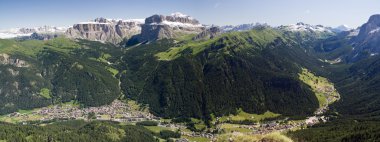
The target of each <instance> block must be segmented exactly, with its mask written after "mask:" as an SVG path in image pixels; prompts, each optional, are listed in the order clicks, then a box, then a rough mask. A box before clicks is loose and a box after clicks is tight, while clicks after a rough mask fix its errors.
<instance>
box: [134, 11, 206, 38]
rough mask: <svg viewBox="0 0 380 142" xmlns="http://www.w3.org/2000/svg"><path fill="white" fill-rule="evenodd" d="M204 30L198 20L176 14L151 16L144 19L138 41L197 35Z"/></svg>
mask: <svg viewBox="0 0 380 142" xmlns="http://www.w3.org/2000/svg"><path fill="white" fill-rule="evenodd" d="M204 29H205V26H203V25H201V24H200V23H199V21H198V20H196V19H194V18H192V17H190V16H187V15H185V14H182V13H179V12H176V13H173V14H171V15H168V16H165V15H157V14H156V15H153V16H150V17H148V18H146V19H145V24H143V25H142V27H141V34H140V35H139V41H140V42H143V41H152V40H157V39H164V38H175V37H178V36H180V35H183V34H199V33H200V32H202V31H203V30H204Z"/></svg>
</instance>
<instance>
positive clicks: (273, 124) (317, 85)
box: [0, 69, 340, 141]
mask: <svg viewBox="0 0 380 142" xmlns="http://www.w3.org/2000/svg"><path fill="white" fill-rule="evenodd" d="M299 77H300V80H302V81H303V82H304V83H305V84H308V85H309V86H310V87H311V88H312V90H313V91H314V92H315V94H316V96H317V98H318V100H319V102H320V108H319V109H317V111H316V112H315V113H314V115H313V116H309V117H307V118H306V119H300V120H290V119H289V118H288V117H286V118H284V117H280V116H281V114H276V113H273V112H269V111H268V112H266V113H264V114H249V113H246V112H244V111H243V110H239V111H238V114H237V115H229V116H223V117H213V120H212V121H211V127H210V128H207V127H206V125H205V124H204V122H203V121H201V120H198V119H194V118H192V119H191V122H192V123H193V124H194V129H195V130H196V131H192V130H190V129H189V128H188V127H187V126H188V125H187V124H186V123H173V122H172V120H171V119H163V118H159V117H156V116H154V115H152V114H150V113H149V112H148V108H144V107H142V106H140V105H138V104H137V103H136V102H134V101H131V100H129V101H121V100H115V101H114V102H113V103H112V104H110V105H105V106H101V107H89V108H81V107H80V106H79V105H78V104H76V103H74V102H68V103H63V104H60V105H54V106H49V107H43V108H39V109H34V110H19V112H14V113H11V114H8V115H3V116H0V121H2V122H8V123H16V124H28V123H29V124H33V123H34V122H39V123H41V122H42V123H43V122H46V123H49V122H52V121H57V120H78V119H79V120H86V121H88V120H91V121H92V120H100V121H116V122H121V123H122V124H132V125H135V124H136V123H137V122H144V121H156V122H159V123H158V125H156V126H144V127H145V128H147V129H148V130H150V131H151V132H152V133H154V134H159V133H160V132H161V131H164V130H170V131H173V132H179V133H180V134H181V138H180V139H183V140H184V139H187V140H190V141H210V140H214V141H244V140H248V141H250V140H251V141H257V140H262V139H272V140H275V141H292V140H291V139H289V138H288V137H286V136H285V135H284V133H285V132H287V131H289V130H297V129H304V128H306V127H307V126H312V125H315V124H318V123H320V122H326V121H328V119H329V117H328V116H325V115H324V113H325V112H326V111H327V110H328V109H329V104H332V103H333V102H335V101H337V100H339V98H340V96H339V93H338V92H337V91H336V90H335V88H334V85H333V84H332V83H330V82H329V81H328V80H327V79H326V78H323V77H318V76H315V75H314V74H312V73H311V72H309V71H308V70H306V69H303V71H302V73H300V74H299ZM280 118H281V119H280ZM243 121H249V122H251V123H249V124H243V123H241V122H243ZM252 122H255V123H252Z"/></svg>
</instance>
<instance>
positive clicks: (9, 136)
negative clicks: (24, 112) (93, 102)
mask: <svg viewBox="0 0 380 142" xmlns="http://www.w3.org/2000/svg"><path fill="white" fill-rule="evenodd" d="M0 140H5V141H12V142H13V141H14V142H24V141H25V142H26V141H28V142H30V141H35V142H42V141H49V142H59V141H61V142H62V141H71V142H93V141H97V142H124V141H128V142H155V141H156V138H154V136H153V135H152V134H151V133H150V132H149V130H147V129H145V128H143V127H139V126H131V125H119V124H117V123H113V122H97V121H94V122H83V121H67V122H57V123H53V124H48V125H46V126H35V125H15V124H6V123H1V124H0Z"/></svg>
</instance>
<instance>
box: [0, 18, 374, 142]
mask: <svg viewBox="0 0 380 142" xmlns="http://www.w3.org/2000/svg"><path fill="white" fill-rule="evenodd" d="M343 22H344V21H343ZM0 38H1V39H0V121H1V122H0V142H3V141H4V142H13V141H22V142H24V141H25V142H32V141H33V142H34V141H35V142H39V141H49V142H53V141H54V142H55V141H78V142H79V141H80V142H85V141H88V142H93V141H107V142H110V141H112V142H113V141H115V142H119V141H137V142H139V141H141V142H149V141H178V142H186V141H221V142H224V141H225V142H232V141H234V142H241V141H247V142H248V141H260V142H292V141H296V142H298V141H299V142H304V141H311V142H314V141H316V142H321V141H323V142H329V141H332V142H335V141H352V142H358V141H379V140H380V127H379V126H380V121H379V120H380V94H379V91H380V56H379V53H380V15H372V16H370V18H369V20H368V22H367V23H364V24H363V25H362V26H360V27H358V28H355V29H354V28H349V27H347V26H345V25H342V26H339V27H337V28H331V27H327V26H323V25H310V24H306V23H302V22H299V23H297V24H293V25H281V26H270V25H269V24H266V23H252V24H242V25H235V26H234V25H226V26H215V25H205V24H202V23H201V22H200V21H198V20H197V19H196V18H193V17H191V16H188V15H185V14H182V13H179V12H176V13H173V14H170V15H152V16H150V17H147V18H145V19H127V20H122V19H107V18H96V19H94V20H92V21H88V22H80V23H77V24H74V25H73V26H70V27H53V26H43V27H35V28H14V29H10V30H2V31H0Z"/></svg>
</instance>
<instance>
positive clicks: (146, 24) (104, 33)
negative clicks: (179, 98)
mask: <svg viewBox="0 0 380 142" xmlns="http://www.w3.org/2000/svg"><path fill="white" fill-rule="evenodd" d="M262 26H268V27H270V25H268V24H266V23H251V24H241V25H236V26H233V25H226V26H221V27H218V28H219V29H220V30H218V31H220V32H222V33H223V32H231V31H248V30H252V29H254V28H257V27H262ZM211 27H215V26H211ZM209 28H210V26H207V25H203V24H201V23H199V22H198V20H196V19H195V18H193V17H190V16H188V15H185V14H182V13H179V12H176V13H173V14H171V15H169V16H164V15H153V16H151V17H148V18H146V19H128V20H123V19H107V18H96V19H94V20H93V21H88V22H80V23H78V24H74V25H73V26H71V27H52V26H43V27H35V28H15V29H10V30H2V31H0V38H3V39H7V38H22V39H39V40H44V39H45V40H46V39H51V38H54V37H58V36H61V35H64V36H66V37H69V38H74V39H75V38H77V39H87V40H93V41H102V42H110V43H114V44H119V43H120V42H122V41H127V40H130V39H132V41H135V42H136V41H140V42H142V41H151V40H156V39H162V38H174V37H178V36H180V35H182V34H188V33H193V34H199V33H201V32H202V31H207V29H209ZM277 28H278V29H282V30H287V31H293V32H295V31H309V32H328V33H339V32H342V31H349V30H351V29H350V28H349V27H348V26H345V25H342V26H339V27H337V28H330V27H324V26H322V25H315V26H314V25H309V24H304V23H302V22H300V23H297V24H294V25H284V26H279V27H277ZM33 33H35V34H33ZM32 34H33V36H32Z"/></svg>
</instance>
